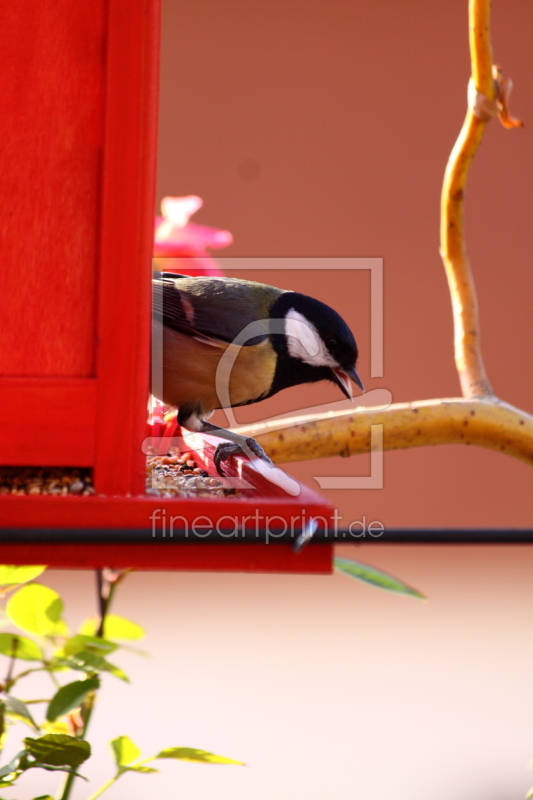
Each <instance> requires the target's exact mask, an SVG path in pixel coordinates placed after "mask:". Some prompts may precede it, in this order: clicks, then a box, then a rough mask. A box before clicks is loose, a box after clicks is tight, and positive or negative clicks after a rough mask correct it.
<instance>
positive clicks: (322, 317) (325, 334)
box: [270, 292, 364, 399]
mask: <svg viewBox="0 0 533 800" xmlns="http://www.w3.org/2000/svg"><path fill="white" fill-rule="evenodd" d="M270 316H271V318H272V319H279V318H283V319H284V323H285V324H284V336H273V337H272V339H273V343H274V347H275V348H276V350H277V351H278V361H279V364H278V369H277V370H276V376H275V379H274V383H275V384H276V383H279V386H277V387H276V388H275V389H274V391H279V389H281V388H284V387H286V386H294V385H297V384H299V383H314V382H316V381H321V380H329V381H332V382H333V383H336V384H337V385H338V386H339V388H340V389H341V391H342V392H343V393H344V394H345V395H346V397H348V398H349V399H352V390H351V384H350V380H352V381H354V383H356V384H357V385H358V386H359V388H360V389H361V391H363V392H364V387H363V384H362V381H361V379H360V377H359V375H358V374H357V371H356V369H355V367H356V362H357V357H358V351H357V344H356V341H355V339H354V336H353V334H352V332H351V330H350V328H349V327H348V325H347V324H346V322H345V321H344V320H343V319H342V317H341V316H340V314H337V312H336V311H334V310H333V309H332V308H330V306H328V305H326V304H325V303H322V302H321V301H320V300H315V299H314V298H312V297H308V296H307V295H304V294H299V293H298V292H284V293H283V294H282V295H281V296H280V297H279V298H278V300H277V301H276V302H275V303H274V305H273V307H272V309H271V311H270ZM273 388H274V387H273ZM273 393H274V392H273Z"/></svg>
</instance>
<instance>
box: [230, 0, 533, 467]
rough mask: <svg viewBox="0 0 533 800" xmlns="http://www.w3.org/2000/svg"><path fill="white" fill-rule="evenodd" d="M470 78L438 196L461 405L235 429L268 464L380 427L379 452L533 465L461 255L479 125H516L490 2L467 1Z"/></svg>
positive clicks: (348, 447)
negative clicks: (491, 375)
mask: <svg viewBox="0 0 533 800" xmlns="http://www.w3.org/2000/svg"><path fill="white" fill-rule="evenodd" d="M469 34H470V57H471V64H472V79H471V82H470V86H469V92H468V99H469V103H468V106H469V107H468V110H467V113H466V118H465V121H464V123H463V127H462V129H461V132H460V133H459V137H458V139H457V142H456V143H455V146H454V148H453V150H452V152H451V155H450V158H449V161H448V164H447V167H446V172H445V175H444V184H443V188H442V196H441V255H442V259H443V262H444V267H445V269H446V275H447V277H448V285H449V288H450V294H451V300H452V309H453V319H454V331H455V363H456V366H457V371H458V373H459V378H460V381H461V388H462V392H463V395H464V397H463V398H444V399H436V400H428V401H417V402H414V403H410V404H403V403H402V404H396V405H392V406H389V407H388V408H386V409H372V408H370V409H368V408H366V409H358V410H357V411H355V412H352V411H348V412H346V411H342V412H337V413H332V414H329V415H328V416H327V417H326V418H320V419H317V418H316V416H315V417H313V416H309V417H304V418H292V419H289V420H284V422H283V425H284V426H287V425H288V427H283V430H281V431H280V430H279V428H280V427H281V426H280V421H279V420H272V421H271V422H266V423H263V424H256V425H248V426H245V427H241V428H239V432H240V433H246V435H251V436H255V437H256V438H257V439H258V441H259V443H260V444H261V446H262V447H264V449H265V450H266V452H267V453H268V455H269V456H270V457H271V458H272V460H273V461H274V462H276V463H285V462H290V461H301V460H307V459H312V458H326V457H328V456H334V455H342V456H348V455H353V454H356V453H364V452H368V451H369V450H370V443H371V436H370V426H371V425H383V447H384V449H385V450H395V449H400V448H407V447H420V446H423V445H435V444H461V443H462V444H473V445H479V446H480V447H487V448H489V449H492V450H497V451H500V452H503V453H506V454H507V455H510V456H514V457H515V458H518V459H520V460H522V461H525V462H526V463H528V464H530V465H531V466H533V416H531V415H530V414H527V413H526V412H524V411H520V410H519V409H516V408H514V407H513V406H511V405H508V404H507V403H505V402H503V401H501V400H499V399H498V398H497V397H495V396H494V394H493V391H492V388H491V385H490V383H489V380H488V378H487V375H486V372H485V367H484V365H483V359H482V356H481V349H480V344H479V320H478V308H477V298H476V290H475V286H474V280H473V276H472V272H471V269H470V264H469V261H468V257H467V253H466V244H465V234H464V198H465V188H466V181H467V177H468V172H469V169H470V164H471V163H472V159H473V158H474V155H475V154H476V152H477V149H478V147H479V145H480V143H481V139H482V137H483V134H484V132H485V128H486V126H487V122H488V121H489V120H490V119H491V118H492V117H493V116H496V115H498V116H499V118H500V120H501V122H502V124H503V125H504V126H505V127H521V126H522V125H523V123H522V122H521V121H520V120H515V119H514V118H513V117H511V116H510V114H509V111H508V98H509V92H510V89H511V86H512V83H511V81H510V80H509V79H505V78H503V75H502V72H501V70H500V68H499V67H495V66H494V65H493V63H492V48H491V42H490V0H469Z"/></svg>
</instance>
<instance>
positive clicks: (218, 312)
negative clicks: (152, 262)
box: [152, 272, 364, 475]
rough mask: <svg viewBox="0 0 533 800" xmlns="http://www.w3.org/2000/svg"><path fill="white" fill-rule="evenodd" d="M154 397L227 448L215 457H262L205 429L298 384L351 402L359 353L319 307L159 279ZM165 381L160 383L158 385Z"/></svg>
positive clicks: (220, 431) (220, 284) (260, 291)
mask: <svg viewBox="0 0 533 800" xmlns="http://www.w3.org/2000/svg"><path fill="white" fill-rule="evenodd" d="M153 343H154V344H153V347H152V375H153V376H154V384H155V385H154V386H153V387H152V391H153V394H154V395H155V396H156V397H157V398H158V399H159V400H161V401H162V402H163V403H165V404H166V405H168V406H172V407H175V408H177V409H178V423H179V425H181V426H182V427H183V428H186V429H187V430H189V431H199V432H201V433H208V434H211V435H213V436H217V437H220V438H221V439H224V440H226V441H224V442H223V443H222V444H220V445H219V446H218V447H217V449H216V451H215V455H214V463H215V466H216V468H217V470H218V472H219V473H220V474H221V475H222V474H223V472H222V469H221V463H222V461H223V460H224V459H226V458H228V457H229V456H231V455H235V454H238V453H242V452H243V451H244V452H245V453H247V454H248V455H250V454H253V455H256V456H258V457H260V458H262V459H264V460H265V461H267V462H268V463H271V462H270V459H269V458H268V457H267V455H266V454H265V452H264V451H263V449H262V448H261V447H260V445H259V444H258V443H257V442H256V441H255V439H251V438H248V437H245V436H241V435H239V434H236V433H233V432H232V431H227V430H225V429H224V428H220V427H218V426H216V425H213V424H211V423H210V422H208V421H207V418H208V417H209V416H210V414H211V413H212V412H213V411H214V409H217V408H227V407H229V406H242V405H247V404H249V403H256V402H258V401H259V400H264V399H265V398H267V397H271V396H272V395H274V394H276V393H277V392H279V391H280V390H281V389H285V388H287V387H289V386H296V385H297V384H300V383H315V382H317V381H322V380H328V381H333V383H336V384H337V386H339V388H340V389H341V391H342V392H344V394H345V395H346V397H348V398H350V399H351V398H352V391H351V386H350V379H351V380H352V381H354V382H355V383H356V384H357V385H358V386H359V387H360V389H361V390H362V391H364V388H363V384H362V382H361V379H360V378H359V375H358V374H357V372H356V370H355V366H356V361H357V356H358V353H357V345H356V342H355V339H354V337H353V334H352V332H351V331H350V329H349V327H348V325H347V324H346V323H345V322H344V320H343V319H342V318H341V317H340V316H339V314H337V312H336V311H334V310H333V309H332V308H330V307H329V306H327V305H326V304H325V303H322V302H320V300H314V299H313V298H312V297H307V296H306V295H304V294H300V293H298V292H291V291H285V290H283V289H276V288H275V287H274V286H267V285H266V284H263V283H256V282H255V281H246V280H241V279H239V278H225V277H220V278H219V277H189V276H186V275H177V274H175V273H169V272H159V273H158V272H156V273H154V279H153ZM157 376H159V377H157Z"/></svg>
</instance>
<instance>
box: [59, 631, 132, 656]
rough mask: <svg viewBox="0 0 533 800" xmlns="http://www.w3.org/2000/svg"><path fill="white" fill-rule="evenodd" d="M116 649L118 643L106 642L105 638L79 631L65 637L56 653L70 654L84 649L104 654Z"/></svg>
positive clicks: (100, 654)
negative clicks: (63, 642) (60, 649)
mask: <svg viewBox="0 0 533 800" xmlns="http://www.w3.org/2000/svg"><path fill="white" fill-rule="evenodd" d="M117 649H118V645H117V644H115V643H114V642H108V641H106V640H105V639H99V638H98V637H96V636H84V635H83V634H81V633H78V634H76V636H72V637H71V638H70V639H67V641H66V642H65V644H64V645H63V648H62V651H60V652H59V653H58V655H68V656H72V655H75V654H76V653H79V652H81V651H82V650H86V651H87V652H89V653H96V655H99V656H106V655H108V654H109V653H114V652H115V650H117Z"/></svg>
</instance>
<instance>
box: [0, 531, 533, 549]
mask: <svg viewBox="0 0 533 800" xmlns="http://www.w3.org/2000/svg"><path fill="white" fill-rule="evenodd" d="M300 534H301V531H300V530H296V531H294V532H292V531H290V530H289V531H286V532H285V533H283V532H281V531H280V532H277V533H276V531H275V530H274V531H266V530H257V531H256V530H245V531H243V530H239V529H237V531H234V530H228V531H227V532H225V531H221V532H219V531H217V530H209V531H201V532H199V533H194V532H192V531H185V530H180V529H175V530H173V531H172V536H170V535H169V532H168V531H166V535H163V531H162V530H161V529H155V530H152V529H151V528H0V545H1V544H2V543H11V544H13V543H16V542H19V543H26V544H45V543H49V544H50V543H63V544H65V543H72V544H74V543H80V544H81V543H88V542H94V543H99V544H105V543H109V544H111V543H113V544H117V543H120V542H122V543H124V544H135V543H137V544H139V543H143V544H148V543H150V542H157V543H167V544H169V545H171V544H173V543H181V544H187V543H188V544H202V543H206V544H227V545H228V546H230V545H231V544H243V543H244V544H253V543H256V544H266V543H269V544H274V543H279V544H289V545H290V544H294V543H295V542H296V540H297V539H298V537H299V536H300ZM309 542H310V543H312V544H315V545H319V544H380V543H381V544H530V543H533V528H386V529H385V530H383V531H375V532H373V533H372V534H370V533H369V532H368V531H365V532H364V533H361V532H360V531H354V532H350V531H349V530H347V529H345V530H337V531H327V532H326V531H323V530H319V531H317V532H316V533H315V534H314V536H313V537H312V538H310V539H309Z"/></svg>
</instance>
